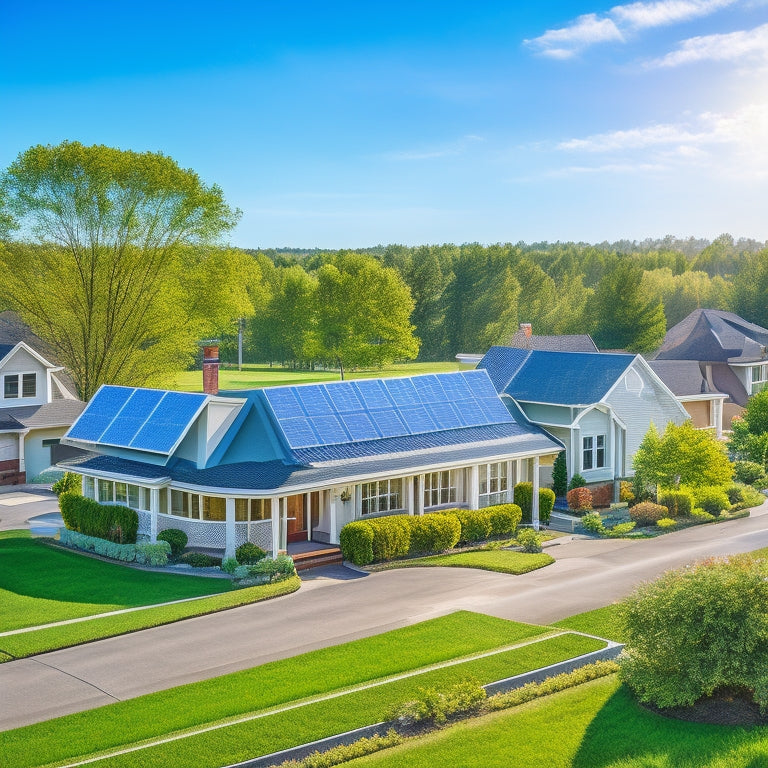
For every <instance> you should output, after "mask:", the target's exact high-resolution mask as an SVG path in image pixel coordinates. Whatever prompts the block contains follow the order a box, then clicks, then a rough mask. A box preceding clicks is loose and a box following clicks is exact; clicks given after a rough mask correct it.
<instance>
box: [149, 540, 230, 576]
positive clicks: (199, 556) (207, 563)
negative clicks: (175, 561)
mask: <svg viewBox="0 0 768 768" xmlns="http://www.w3.org/2000/svg"><path fill="white" fill-rule="evenodd" d="M158 538H160V537H159V536H158ZM179 562H180V563H184V565H191V566H192V567H193V568H214V567H216V566H217V565H221V558H220V557H213V555H206V554H205V552H185V553H184V554H183V555H182V556H181V557H180V558H179Z"/></svg>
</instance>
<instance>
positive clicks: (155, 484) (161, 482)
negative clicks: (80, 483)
mask: <svg viewBox="0 0 768 768" xmlns="http://www.w3.org/2000/svg"><path fill="white" fill-rule="evenodd" d="M56 466H57V467H60V468H61V469H63V470H65V471H67V472H77V474H82V475H87V476H88V477H95V478H97V479H98V480H114V481H116V482H118V483H130V484H131V485H144V486H147V487H152V488H162V487H163V486H166V485H168V483H170V482H171V478H170V476H169V477H161V478H154V479H149V478H147V477H139V476H136V475H125V474H122V473H120V474H118V473H117V472H105V471H103V470H96V469H88V468H87V467H86V468H85V469H79V470H78V469H76V468H75V467H68V466H67V465H66V464H64V465H63V466H62V465H61V464H57V465H56Z"/></svg>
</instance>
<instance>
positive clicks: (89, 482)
mask: <svg viewBox="0 0 768 768" xmlns="http://www.w3.org/2000/svg"><path fill="white" fill-rule="evenodd" d="M93 490H94V484H93V478H92V477H88V475H84V476H83V496H87V497H88V498H89V499H92V498H93Z"/></svg>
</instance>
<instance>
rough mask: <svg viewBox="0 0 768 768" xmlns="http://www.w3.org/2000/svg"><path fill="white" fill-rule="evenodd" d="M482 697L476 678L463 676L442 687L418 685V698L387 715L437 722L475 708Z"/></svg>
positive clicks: (408, 722) (408, 721)
mask: <svg viewBox="0 0 768 768" xmlns="http://www.w3.org/2000/svg"><path fill="white" fill-rule="evenodd" d="M485 698H486V693H485V689H484V688H483V687H482V686H481V685H480V683H479V682H478V681H477V680H463V681H462V682H459V683H455V684H454V685H452V686H451V687H450V688H448V689H447V690H445V691H440V690H438V689H437V688H419V689H418V698H417V699H415V700H414V701H408V702H406V703H405V704H402V705H400V706H399V707H398V708H397V709H395V710H394V711H393V712H391V713H390V716H389V717H390V719H392V720H395V719H397V720H399V721H400V722H401V723H403V724H404V725H413V724H414V723H422V722H425V723H435V724H437V725H440V724H442V723H445V722H446V721H447V720H448V718H449V717H453V716H456V715H461V714H466V713H469V712H474V711H476V710H477V709H479V708H480V705H481V704H482V703H483V702H484V701H485Z"/></svg>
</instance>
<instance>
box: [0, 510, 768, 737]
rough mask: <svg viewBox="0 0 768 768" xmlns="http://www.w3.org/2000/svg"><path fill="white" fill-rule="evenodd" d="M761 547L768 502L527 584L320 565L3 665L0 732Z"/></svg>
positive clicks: (577, 599)
mask: <svg viewBox="0 0 768 768" xmlns="http://www.w3.org/2000/svg"><path fill="white" fill-rule="evenodd" d="M760 547H768V502H766V504H764V505H763V506H762V507H760V508H759V509H757V510H755V511H753V513H752V516H751V517H749V518H745V519H742V520H734V521H731V522H728V523H722V524H720V525H707V526H699V527H695V528H689V529H687V530H684V531H680V532H678V533H674V534H670V535H667V536H661V537H659V538H656V539H648V540H642V541H630V540H610V539H609V540H574V541H569V542H567V543H563V544H560V545H558V546H554V547H551V548H549V549H548V551H549V552H550V553H551V554H552V555H554V556H555V558H556V559H557V562H555V563H554V564H553V565H551V566H549V567H547V568H543V569H541V570H538V571H534V572H533V573H529V574H525V575H523V576H508V575H504V574H497V573H490V572H485V571H475V570H470V569H458V568H457V569H453V568H423V569H421V568H418V569H416V568H409V569H402V570H392V571H385V572H380V573H374V574H369V575H365V576H357V575H355V574H352V573H350V572H349V571H348V570H347V569H344V568H340V567H338V568H330V569H318V570H317V571H316V572H315V573H314V574H313V575H312V576H311V577H310V578H308V579H307V580H306V581H305V583H304V585H303V586H302V588H301V590H299V591H298V592H297V593H295V594H293V595H288V596H286V597H282V598H278V599H276V600H271V601H268V602H265V603H261V604H256V605H251V606H245V607H242V608H236V609H234V610H231V611H226V612H223V613H219V614H215V615H212V616H204V617H200V618H196V619H189V620H187V621H184V622H181V623H177V624H170V625H167V626H164V627H157V628H155V629H149V630H145V631H142V632H137V633H134V634H130V635H125V636H123V637H117V638H112V639H109V640H101V641H99V642H97V643H91V644H88V645H84V646H80V647H76V648H69V649H65V650H61V651H55V652H53V653H48V654H43V655H40V656H37V657H34V658H30V659H21V660H19V661H13V662H9V663H6V664H2V665H0V730H4V729H8V728H14V727H17V726H20V725H24V724H28V723H33V722H39V721H42V720H46V719H49V718H52V717H56V716H58V715H63V714H67V713H70V712H77V711H81V710H84V709H89V708H92V707H96V706H101V705H103V704H109V703H111V702H114V701H117V700H123V699H128V698H131V697H134V696H139V695H142V694H144V693H149V692H152V691H157V690H162V689H165V688H170V687H172V686H176V685H181V684H183V683H188V682H193V681H197V680H203V679H207V678H211V677H215V676H218V675H222V674H225V673H228V672H234V671H236V670H241V669H246V668H248V667H252V666H255V665H258V664H262V663H264V662H267V661H270V660H273V659H278V658H284V657H287V656H294V655H296V654H298V653H303V652H305V651H309V650H312V649H315V648H321V647H325V646H328V645H335V644H337V643H341V642H344V641H347V640H352V639H355V638H359V637H364V636H368V635H372V634H376V633H379V632H384V631H386V630H389V629H394V628H396V627H401V626H405V625H407V624H411V623H414V622H417V621H423V620H424V619H429V618H433V617H435V616H440V615H443V614H445V613H448V612H450V611H455V610H459V609H466V610H471V611H478V612H481V613H488V614H492V615H494V616H499V617H502V618H508V619H515V620H518V621H527V622H534V623H542V624H545V623H550V622H552V621H557V620H558V619H562V618H565V617H566V616H570V615H572V614H574V613H580V612H581V611H586V610H590V609H593V608H598V607H600V606H603V605H607V604H609V603H611V602H613V601H614V600H617V599H619V598H621V597H623V596H625V595H626V594H628V593H629V592H630V591H631V590H632V589H633V587H635V586H636V585H637V584H638V583H639V582H641V581H643V580H647V579H650V578H653V577H654V576H656V575H658V574H659V573H661V572H662V571H664V570H666V569H668V568H671V567H676V566H679V565H683V564H685V563H687V562H692V561H694V560H698V559H702V558H704V557H707V556H711V555H724V554H733V553H737V552H746V551H750V550H753V549H757V548H760ZM0 647H1V643H0Z"/></svg>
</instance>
